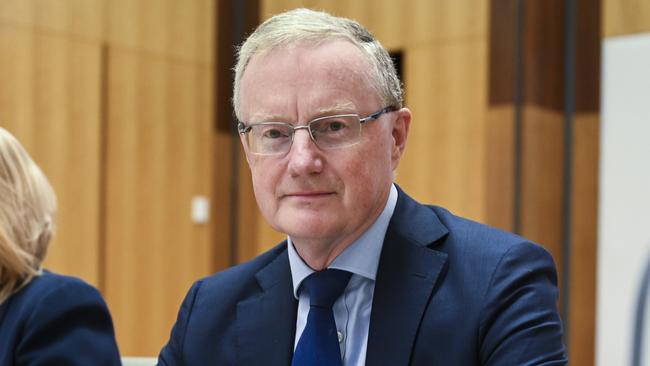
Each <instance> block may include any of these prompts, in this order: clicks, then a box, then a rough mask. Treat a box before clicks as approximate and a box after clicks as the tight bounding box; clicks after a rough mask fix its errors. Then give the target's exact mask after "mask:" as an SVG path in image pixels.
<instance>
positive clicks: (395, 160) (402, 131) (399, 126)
mask: <svg viewBox="0 0 650 366" xmlns="http://www.w3.org/2000/svg"><path fill="white" fill-rule="evenodd" d="M395 113H396V114H397V119H395V122H394V123H393V130H392V135H393V146H392V151H391V161H392V168H393V170H395V169H397V165H399V161H400V159H401V158H402V154H403V153H404V149H405V148H406V139H407V138H408V134H409V128H410V127H411V111H410V110H409V109H408V108H402V109H400V110H398V111H396V112H395Z"/></svg>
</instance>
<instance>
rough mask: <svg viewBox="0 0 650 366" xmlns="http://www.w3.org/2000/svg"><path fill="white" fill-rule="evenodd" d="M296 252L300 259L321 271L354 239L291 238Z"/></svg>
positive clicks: (315, 269)
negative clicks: (325, 240) (335, 240)
mask: <svg viewBox="0 0 650 366" xmlns="http://www.w3.org/2000/svg"><path fill="white" fill-rule="evenodd" d="M291 242H292V243H293V246H294V247H295V248H296V252H298V255H299V256H300V258H302V260H303V261H304V262H305V263H306V264H307V265H308V266H309V267H311V269H313V270H314V271H322V270H323V269H325V268H327V267H328V266H329V265H330V264H332V262H333V261H334V259H336V257H338V256H339V255H340V254H341V253H343V251H344V250H345V249H347V248H348V247H349V246H350V245H351V244H352V243H353V242H354V241H348V242H341V243H332V242H329V241H328V242H323V241H319V240H309V239H307V240H305V239H299V240H296V239H294V238H291Z"/></svg>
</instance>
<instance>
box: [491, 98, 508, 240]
mask: <svg viewBox="0 0 650 366" xmlns="http://www.w3.org/2000/svg"><path fill="white" fill-rule="evenodd" d="M487 115H488V126H487V128H486V131H487V134H486V143H485V156H486V157H487V159H486V201H485V205H486V207H485V223H487V224H488V225H491V226H495V227H498V228H500V229H502V230H506V231H512V230H513V229H514V182H515V179H514V177H515V171H514V166H515V130H514V125H515V111H514V108H513V107H512V105H501V106H493V107H490V108H489V109H488V112H487Z"/></svg>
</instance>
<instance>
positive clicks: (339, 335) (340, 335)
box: [336, 331, 343, 343]
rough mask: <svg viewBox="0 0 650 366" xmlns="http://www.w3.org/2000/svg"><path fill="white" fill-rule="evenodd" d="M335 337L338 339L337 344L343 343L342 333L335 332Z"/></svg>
mask: <svg viewBox="0 0 650 366" xmlns="http://www.w3.org/2000/svg"><path fill="white" fill-rule="evenodd" d="M336 335H337V337H339V343H341V342H343V333H342V332H340V331H337V332H336Z"/></svg>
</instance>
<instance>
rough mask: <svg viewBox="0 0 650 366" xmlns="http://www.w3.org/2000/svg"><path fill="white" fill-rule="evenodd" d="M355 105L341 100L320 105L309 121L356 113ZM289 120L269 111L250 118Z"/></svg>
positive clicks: (272, 120) (264, 120)
mask: <svg viewBox="0 0 650 366" xmlns="http://www.w3.org/2000/svg"><path fill="white" fill-rule="evenodd" d="M355 107H356V106H355V104H354V103H352V102H339V103H335V104H333V105H330V106H327V107H320V108H317V109H316V110H315V111H314V112H313V113H311V114H310V117H309V121H311V120H314V119H316V118H319V117H326V116H328V115H337V114H344V113H346V114H347V113H354V112H352V111H354V110H355ZM287 120H288V118H284V117H280V115H277V114H273V113H268V112H265V111H261V112H259V113H255V114H254V115H253V116H252V117H251V118H250V122H287ZM309 121H307V122H309ZM287 123H288V122H287Z"/></svg>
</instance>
